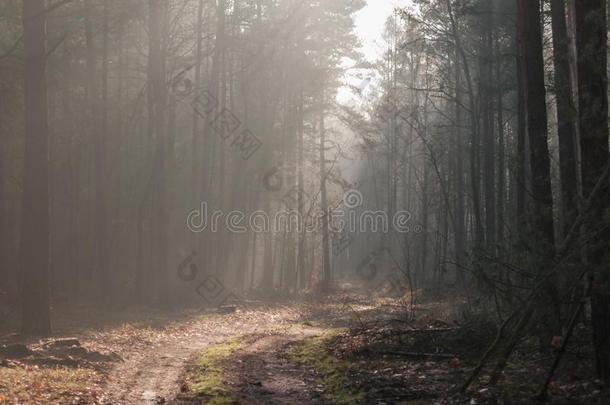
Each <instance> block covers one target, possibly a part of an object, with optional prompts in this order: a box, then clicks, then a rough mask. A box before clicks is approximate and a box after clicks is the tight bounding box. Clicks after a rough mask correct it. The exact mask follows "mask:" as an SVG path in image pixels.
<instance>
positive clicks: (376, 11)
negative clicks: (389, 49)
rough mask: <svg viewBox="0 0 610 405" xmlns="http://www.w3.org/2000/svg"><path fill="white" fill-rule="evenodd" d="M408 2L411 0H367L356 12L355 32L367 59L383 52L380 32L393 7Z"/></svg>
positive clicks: (371, 58)
mask: <svg viewBox="0 0 610 405" xmlns="http://www.w3.org/2000/svg"><path fill="white" fill-rule="evenodd" d="M409 4H411V0H367V5H366V6H365V7H364V8H363V9H362V10H360V11H359V12H358V14H356V33H357V34H358V35H359V36H360V40H361V41H362V51H363V53H364V55H365V56H366V58H367V59H369V60H375V59H377V58H378V57H379V56H381V54H382V53H383V51H384V48H383V46H382V33H383V30H384V26H385V22H386V20H387V18H388V17H389V16H390V15H392V11H393V10H394V7H398V6H402V7H404V6H406V5H409Z"/></svg>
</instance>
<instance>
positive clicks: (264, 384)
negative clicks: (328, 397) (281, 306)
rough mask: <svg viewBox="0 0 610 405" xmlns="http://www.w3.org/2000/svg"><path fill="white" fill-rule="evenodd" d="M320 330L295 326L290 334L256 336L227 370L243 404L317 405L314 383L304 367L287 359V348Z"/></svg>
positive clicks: (236, 393) (234, 393)
mask: <svg viewBox="0 0 610 405" xmlns="http://www.w3.org/2000/svg"><path fill="white" fill-rule="evenodd" d="M320 332H321V331H320V330H319V329H313V328H302V327H301V328H295V329H294V330H291V331H290V332H288V333H283V334H273V335H264V336H257V337H255V338H254V341H253V342H252V343H250V344H249V345H248V346H247V347H246V348H245V349H244V350H241V351H240V352H239V353H238V354H237V356H235V357H234V358H233V359H232V360H233V361H232V364H231V365H229V367H228V371H227V373H226V376H227V380H229V381H231V387H230V388H231V390H232V395H234V396H236V397H237V398H238V400H239V403H240V404H244V405H250V404H260V403H261V402H263V403H266V404H317V403H321V401H320V399H319V398H318V397H317V396H316V390H315V383H314V382H313V381H312V379H311V378H309V376H308V373H307V372H304V370H303V369H302V367H298V366H296V365H295V364H293V363H291V362H289V361H288V359H287V358H286V351H287V349H288V348H289V347H290V346H292V345H294V344H295V343H297V342H299V341H302V340H303V339H305V338H306V337H310V336H317V335H319V334H320Z"/></svg>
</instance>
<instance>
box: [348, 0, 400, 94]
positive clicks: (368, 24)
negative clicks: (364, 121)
mask: <svg viewBox="0 0 610 405" xmlns="http://www.w3.org/2000/svg"><path fill="white" fill-rule="evenodd" d="M410 4H411V0H367V5H366V6H364V8H363V9H362V10H360V11H359V12H358V13H357V14H356V19H355V24H356V27H355V28H356V34H357V35H358V36H359V37H360V41H361V43H362V48H361V51H362V53H363V54H364V57H365V58H366V59H367V60H369V61H370V62H375V61H376V60H378V59H379V58H380V57H381V56H382V55H383V53H384V51H386V50H387V48H386V47H387V45H384V44H383V31H384V29H385V23H386V21H387V19H388V17H390V16H391V15H392V12H393V11H394V8H395V7H398V6H401V7H404V6H407V5H410ZM353 73H354V71H351V72H348V73H347V75H346V77H345V80H346V81H347V82H349V83H350V84H351V85H353V86H358V87H363V88H362V89H361V90H363V91H364V87H366V86H368V84H369V82H367V81H362V79H356V78H354V77H353V76H352V74H353ZM365 76H366V75H365ZM354 96H355V95H354V94H353V93H352V92H351V91H350V90H349V88H348V87H345V86H344V87H342V88H339V91H338V94H337V101H338V102H339V103H341V104H348V103H350V101H354V100H357V99H359V98H360V97H361V96H362V94H361V95H359V96H357V97H354Z"/></svg>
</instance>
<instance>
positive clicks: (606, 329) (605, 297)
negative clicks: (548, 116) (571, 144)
mask: <svg viewBox="0 0 610 405" xmlns="http://www.w3.org/2000/svg"><path fill="white" fill-rule="evenodd" d="M575 18H576V44H577V49H578V62H577V66H578V110H579V128H580V147H581V152H582V187H583V194H584V196H589V195H590V194H591V192H592V190H593V188H594V187H595V184H596V183H597V182H598V180H599V178H600V176H601V175H602V173H603V171H604V166H605V165H606V163H607V162H608V93H607V92H608V77H607V72H606V68H607V59H606V58H607V48H606V43H607V39H608V33H607V27H606V1H605V0H578V1H576V2H575ZM602 187H603V189H602V191H601V192H600V193H599V197H598V198H597V199H596V200H595V201H592V212H591V221H590V223H589V224H588V226H587V232H589V233H591V235H587V236H588V237H593V235H595V237H594V240H595V242H592V243H591V245H590V246H589V247H588V248H587V260H588V264H589V266H590V271H591V272H590V278H591V322H592V324H593V338H594V345H595V364H596V367H597V373H598V375H599V377H600V378H601V379H602V380H603V381H604V382H605V383H610V283H609V282H608V275H609V272H610V270H609V268H608V259H607V257H608V247H609V245H610V231H609V230H608V229H607V227H606V224H607V207H608V198H610V186H609V183H608V180H607V179H606V181H604V182H603V186H602ZM602 226H603V227H605V229H604V228H602V229H601V230H600V229H599V228H600V227H602Z"/></svg>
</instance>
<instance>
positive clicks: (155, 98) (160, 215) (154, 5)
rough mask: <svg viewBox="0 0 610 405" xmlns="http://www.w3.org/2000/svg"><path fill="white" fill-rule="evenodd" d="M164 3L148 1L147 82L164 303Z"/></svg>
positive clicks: (157, 290) (158, 279)
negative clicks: (153, 148) (150, 111)
mask: <svg viewBox="0 0 610 405" xmlns="http://www.w3.org/2000/svg"><path fill="white" fill-rule="evenodd" d="M166 7H167V5H166V4H165V2H163V1H162V0H150V2H149V36H150V51H149V78H148V80H149V86H150V90H151V93H150V94H149V97H151V98H152V113H153V115H152V116H150V117H149V121H150V123H149V128H150V130H151V135H152V140H153V142H154V144H155V153H154V157H153V166H152V189H153V193H152V198H153V210H152V215H153V224H154V228H153V229H154V232H153V245H152V247H153V258H154V260H153V266H154V270H155V271H154V273H153V280H154V288H153V291H154V294H155V297H154V298H155V300H156V302H157V303H159V304H161V305H165V304H166V303H167V301H166V300H167V292H166V291H165V289H166V286H167V285H166V279H167V241H168V234H167V232H168V226H169V210H168V203H167V190H166V189H167V168H166V166H167V162H166V159H167V158H166V149H167V131H166V119H165V116H166V113H167V94H166V93H167V91H166V83H165V46H164V37H165V35H164V34H166V33H167V31H166V30H167V26H166V24H167V21H166V20H167V8H166Z"/></svg>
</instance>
